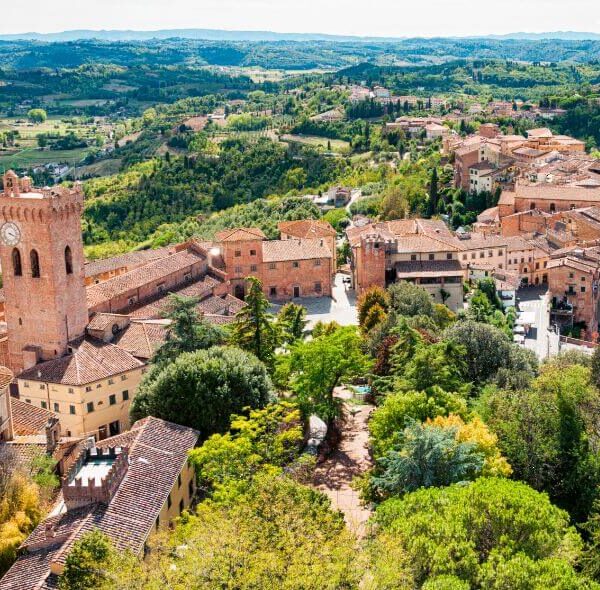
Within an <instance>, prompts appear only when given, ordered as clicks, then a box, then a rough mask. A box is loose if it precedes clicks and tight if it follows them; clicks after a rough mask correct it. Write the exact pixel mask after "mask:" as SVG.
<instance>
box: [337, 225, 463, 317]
mask: <svg viewBox="0 0 600 590" xmlns="http://www.w3.org/2000/svg"><path fill="white" fill-rule="evenodd" d="M346 233H347V235H348V240H349V242H350V246H351V252H352V257H351V270H352V280H353V284H354V286H355V288H356V290H357V293H358V294H360V293H362V292H364V291H365V290H366V289H368V288H369V287H372V286H379V287H387V286H388V285H390V284H393V283H395V282H397V281H408V282H412V283H415V284H418V285H421V286H422V287H423V288H425V289H426V290H427V291H428V292H429V293H430V294H431V296H432V298H433V300H434V301H435V302H436V303H445V304H446V305H447V306H448V307H449V308H450V309H452V310H454V311H456V310H459V309H462V307H463V287H462V283H463V280H464V278H465V273H464V270H463V267H462V266H461V263H460V260H459V252H460V245H459V241H458V240H457V239H456V238H455V237H454V236H453V234H452V233H451V232H450V230H449V229H448V228H447V227H446V225H445V224H444V223H443V222H442V221H435V220H426V219H400V220H396V221H387V222H380V223H373V224H370V225H367V226H364V227H361V228H356V227H353V228H349V229H348V230H347V232H346Z"/></svg>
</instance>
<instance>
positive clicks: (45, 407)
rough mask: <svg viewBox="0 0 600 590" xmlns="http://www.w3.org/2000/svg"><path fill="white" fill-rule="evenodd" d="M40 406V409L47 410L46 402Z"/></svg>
mask: <svg viewBox="0 0 600 590" xmlns="http://www.w3.org/2000/svg"><path fill="white" fill-rule="evenodd" d="M40 405H41V406H42V408H44V410H46V409H48V404H47V403H46V402H42V403H41V404H40Z"/></svg>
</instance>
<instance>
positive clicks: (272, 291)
mask: <svg viewBox="0 0 600 590" xmlns="http://www.w3.org/2000/svg"><path fill="white" fill-rule="evenodd" d="M269 295H270V296H271V297H275V295H277V287H269Z"/></svg>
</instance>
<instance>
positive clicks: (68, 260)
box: [65, 246, 73, 275]
mask: <svg viewBox="0 0 600 590" xmlns="http://www.w3.org/2000/svg"><path fill="white" fill-rule="evenodd" d="M65 270H66V271H67V274H68V275H72V274H73V254H71V248H70V246H67V247H66V248H65Z"/></svg>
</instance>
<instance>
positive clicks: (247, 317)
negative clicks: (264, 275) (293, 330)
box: [231, 277, 280, 368]
mask: <svg viewBox="0 0 600 590" xmlns="http://www.w3.org/2000/svg"><path fill="white" fill-rule="evenodd" d="M247 282H248V284H249V289H248V294H247V295H246V306H245V307H243V308H242V309H241V310H240V311H239V312H238V314H237V316H236V323H235V324H234V326H233V333H232V335H231V342H232V344H235V345H237V346H239V347H240V348H242V349H244V350H247V351H248V352H251V353H253V354H254V355H255V356H256V357H258V358H259V359H260V360H261V361H263V363H265V364H266V365H267V366H268V367H270V368H272V366H273V360H274V356H275V348H276V347H277V345H278V344H279V341H280V334H279V329H278V326H277V325H276V323H275V322H274V316H273V315H272V314H270V313H269V311H268V310H269V307H270V303H269V301H268V299H267V298H266V297H265V295H264V293H263V290H262V282H261V281H260V279H257V278H256V277H248V279H247Z"/></svg>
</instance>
